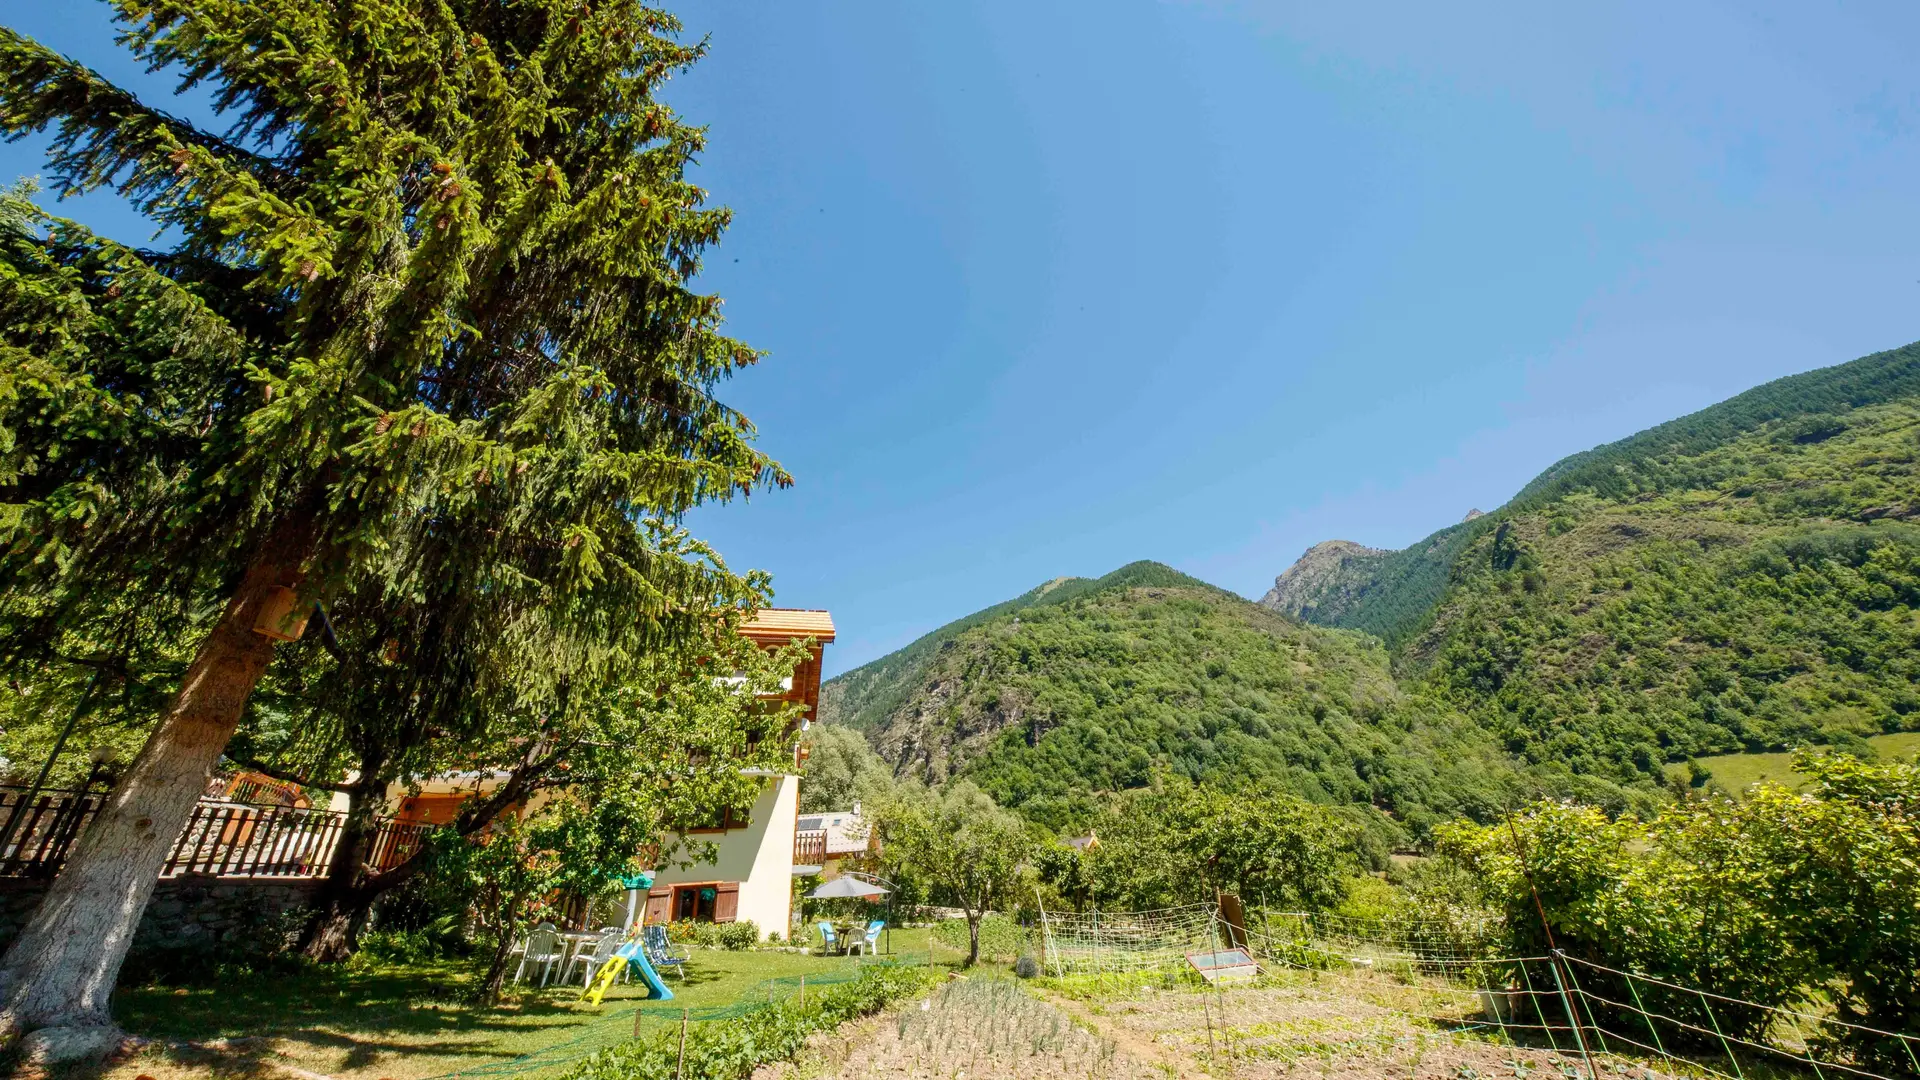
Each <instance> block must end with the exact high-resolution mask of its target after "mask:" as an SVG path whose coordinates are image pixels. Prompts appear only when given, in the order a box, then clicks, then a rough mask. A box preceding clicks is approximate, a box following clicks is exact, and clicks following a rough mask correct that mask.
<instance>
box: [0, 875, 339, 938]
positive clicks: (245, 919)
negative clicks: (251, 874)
mask: <svg viewBox="0 0 1920 1080" xmlns="http://www.w3.org/2000/svg"><path fill="white" fill-rule="evenodd" d="M319 886H320V882H317V881H258V880H248V879H244V878H214V877H179V878H169V879H167V880H165V881H162V882H160V883H159V885H158V886H156V887H155V889H154V892H153V900H152V902H150V903H149V904H148V905H147V911H146V914H145V916H143V917H142V918H141V920H140V929H139V930H138V931H137V932H136V933H135V935H134V939H133V951H134V952H135V953H141V952H151V951H156V950H165V951H188V952H202V951H204V952H216V951H222V950H226V949H238V950H241V951H245V952H275V951H278V950H279V949H280V948H282V947H284V946H285V945H286V944H287V943H288V942H287V938H288V937H289V935H291V934H292V933H294V932H296V931H297V930H298V929H299V923H300V919H299V914H300V912H302V911H303V910H305V909H306V907H307V906H308V905H309V904H310V903H311V902H312V900H313V894H314V891H315V890H316V889H318V888H319ZM46 888H47V883H46V882H44V881H34V880H30V879H26V878H0V949H4V948H5V947H6V946H7V945H8V944H9V943H11V942H12V941H13V939H14V937H15V935H17V934H19V932H20V928H21V927H22V926H24V925H25V924H26V921H27V920H28V919H29V918H31V917H32V915H33V909H34V907H35V906H36V905H37V904H39V902H40V897H41V895H42V894H43V893H45V892H46Z"/></svg>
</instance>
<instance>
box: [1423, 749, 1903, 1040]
mask: <svg viewBox="0 0 1920 1080" xmlns="http://www.w3.org/2000/svg"><path fill="white" fill-rule="evenodd" d="M1794 767H1795V768H1796V769H1797V770H1798V771H1800V772H1802V773H1805V774H1806V775H1808V776H1809V777H1810V779H1811V781H1812V783H1811V784H1810V786H1809V788H1808V790H1806V791H1801V792H1794V791H1789V790H1787V789H1786V788H1784V787H1780V786H1777V785H1761V786H1760V787H1758V788H1757V789H1755V790H1754V791H1753V792H1751V793H1750V794H1749V796H1748V797H1747V798H1746V799H1745V800H1743V801H1733V800H1730V799H1726V798H1723V797H1710V798H1703V799H1693V800H1689V801H1687V802H1686V803H1683V804H1681V805H1679V806H1677V807H1675V808H1673V809H1671V810H1669V811H1668V812H1667V813H1665V814H1662V815H1661V816H1660V817H1659V818H1657V819H1655V820H1654V821H1652V822H1651V823H1642V822H1639V821H1636V820H1634V819H1631V818H1621V819H1613V820H1610V819H1608V818H1607V817H1606V815H1605V814H1603V813H1601V812H1600V811H1599V810H1596V809H1594V808H1591V807H1582V806H1575V805H1571V804H1564V803H1541V804H1536V805H1534V806H1532V807H1530V808H1528V809H1527V810H1526V812H1524V813H1523V814H1520V815H1518V816H1517V817H1516V818H1515V820H1514V822H1513V826H1512V828H1511V830H1510V829H1509V828H1508V827H1506V826H1504V825H1498V826H1489V827H1481V826H1473V825H1466V824H1461V825H1456V826H1452V827H1449V828H1447V829H1444V830H1443V831H1442V833H1441V838H1440V843H1441V850H1442V851H1443V852H1444V853H1446V854H1447V855H1448V856H1450V857H1452V858H1455V859H1458V860H1459V861H1461V862H1462V863H1463V864H1464V865H1466V866H1467V867H1468V868H1469V869H1470V870H1471V871H1472V872H1474V873H1475V874H1476V875H1477V876H1478V877H1479V878H1480V880H1481V882H1482V885H1483V887H1484V889H1485V892H1486V895H1487V897H1488V899H1489V900H1491V901H1492V902H1493V903H1494V904H1495V905H1496V906H1497V907H1499V908H1501V909H1502V910H1503V911H1504V913H1505V916H1506V921H1505V926H1506V932H1507V940H1506V942H1504V944H1505V946H1506V947H1507V948H1508V949H1512V950H1515V951H1516V954H1518V955H1540V954H1541V953H1543V952H1544V951H1545V950H1546V948H1547V941H1546V935H1545V931H1544V929H1543V928H1542V925H1541V916H1540V912H1541V911H1544V913H1545V919H1546V922H1547V924H1548V925H1549V926H1551V927H1552V933H1553V939H1554V943H1555V944H1556V945H1558V947H1559V948H1560V949H1562V950H1563V951H1565V952H1566V953H1567V954H1569V955H1571V956H1575V957H1579V958H1582V959H1586V960H1590V961H1593V962H1595V963H1599V964H1604V965H1606V966H1608V967H1611V968H1616V969H1619V970H1623V971H1633V972H1638V973H1643V974H1646V975H1650V976H1653V977H1655V978H1659V979H1666V980H1669V981H1671V982H1674V983H1678V984H1681V985H1684V986H1689V987H1694V988H1696V989H1699V990H1704V991H1709V992H1711V993H1715V994H1722V995H1726V996H1728V997H1731V998H1738V999H1741V1000H1743V1001H1746V1002H1752V1003H1755V1004H1758V1005H1762V1006H1774V1007H1778V1006H1790V1005H1794V1004H1804V1003H1811V1002H1815V1001H1825V1002H1827V1003H1829V1004H1830V1005H1831V1007H1832V1010H1833V1013H1834V1015H1835V1016H1836V1018H1837V1019H1839V1020H1842V1021H1845V1022H1847V1023H1850V1024H1856V1025H1864V1026H1866V1027H1870V1028H1877V1029H1881V1030H1885V1031H1912V1030H1915V1027H1916V1021H1920V765H1916V764H1914V763H1911V762H1891V763H1886V764H1869V763H1865V762H1861V761H1859V760H1857V759H1855V758H1852V757H1848V756H1845V755H1831V756H1815V755H1813V754H1810V753H1807V752H1804V751H1803V752H1802V753H1801V754H1799V755H1798V756H1797V757H1796V759H1795V763H1794ZM1536 890H1537V893H1538V897H1539V899H1538V905H1539V906H1538V909H1536V906H1535V903H1536V902H1535V893H1536ZM1588 978H1589V976H1588V975H1587V974H1586V973H1584V972H1583V973H1582V975H1581V979H1582V981H1583V982H1584V981H1587V980H1588ZM1593 980H1594V982H1595V983H1597V984H1598V985H1595V986H1591V987H1589V989H1592V990H1594V992H1596V993H1598V994H1600V995H1601V996H1602V997H1606V998H1611V999H1613V1000H1616V1001H1631V1000H1633V997H1632V996H1631V995H1632V993H1633V991H1631V990H1628V989H1626V988H1625V987H1624V986H1622V985H1609V984H1608V978H1606V977H1602V976H1600V975H1595V976H1593ZM1614 981H1615V982H1617V981H1618V980H1617V979H1616V980H1614ZM1636 985H1637V987H1638V993H1639V996H1640V998H1641V999H1642V1003H1643V1004H1644V1005H1645V1007H1646V1008H1648V1009H1651V1010H1653V1011H1655V1012H1660V1013H1665V1014H1666V1015H1669V1016H1673V1017H1676V1018H1678V1019H1681V1020H1686V1021H1688V1022H1690V1023H1695V1024H1697V1025H1699V1026H1700V1027H1701V1028H1703V1029H1706V1028H1712V1027H1719V1028H1721V1029H1724V1030H1726V1032H1727V1034H1729V1035H1740V1036H1743V1037H1746V1036H1753V1035H1755V1034H1757V1033H1759V1032H1760V1031H1762V1030H1763V1029H1764V1028H1765V1027H1766V1026H1767V1024H1768V1023H1769V1022H1770V1017H1769V1016H1768V1015H1767V1014H1766V1013H1764V1012H1763V1011H1762V1010H1760V1009H1756V1008H1752V1007H1749V1006H1742V1005H1737V1004H1735V1003H1731V1002H1728V1003H1724V1004H1723V1003H1718V1002H1716V1003H1715V1004H1714V1005H1713V1006H1712V1009H1713V1013H1712V1015H1708V1014H1707V1013H1706V1012H1705V1006H1704V1005H1703V1004H1702V1002H1701V999H1699V998H1698V997H1696V996H1695V995H1693V994H1687V993H1679V992H1670V991H1667V990H1664V989H1662V988H1661V987H1659V986H1658V985H1655V984H1650V983H1637V984H1636ZM1825 1038H1826V1040H1827V1041H1828V1042H1830V1043H1835V1044H1839V1045H1837V1046H1835V1047H1834V1049H1835V1050H1837V1051H1839V1052H1843V1053H1845V1054H1847V1055H1849V1056H1851V1057H1852V1058H1853V1059H1854V1060H1855V1061H1857V1062H1861V1063H1863V1064H1866V1065H1868V1066H1869V1067H1872V1068H1874V1069H1876V1070H1894V1071H1897V1072H1905V1071H1907V1070H1911V1069H1912V1068H1913V1064H1912V1062H1911V1060H1909V1059H1908V1058H1907V1056H1906V1052H1905V1050H1904V1049H1903V1048H1902V1047H1901V1046H1900V1044H1899V1041H1898V1040H1894V1039H1883V1038H1881V1037H1878V1036H1875V1035H1872V1034H1871V1033H1868V1032H1863V1031H1860V1030H1858V1029H1848V1028H1837V1027H1835V1028H1830V1029H1829V1030H1828V1032H1827V1034H1826V1035H1825Z"/></svg>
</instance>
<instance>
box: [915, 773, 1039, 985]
mask: <svg viewBox="0 0 1920 1080" xmlns="http://www.w3.org/2000/svg"><path fill="white" fill-rule="evenodd" d="M878 827H879V829H880V834H881V838H882V840H883V841H884V843H885V845H886V852H887V858H888V859H889V860H891V861H894V862H897V863H900V864H902V865H904V866H906V867H908V868H910V869H911V870H913V871H914V872H916V873H918V874H920V875H922V876H924V877H925V878H926V879H927V880H929V881H930V882H932V883H933V884H934V886H935V887H936V888H938V889H940V890H942V891H944V892H945V893H946V894H947V895H948V896H950V897H952V898H953V900H954V902H955V903H957V904H958V905H959V906H960V910H961V912H962V913H964V914H965V915H966V919H967V960H966V966H968V967H972V966H973V964H974V962H975V961H976V960H978V959H980V919H981V917H982V916H984V915H985V914H986V913H987V912H988V911H989V910H991V909H992V908H993V906H994V905H995V904H999V903H1003V902H1004V901H1005V900H1007V899H1008V897H1009V890H1010V889H1011V888H1012V887H1013V885H1014V883H1015V881H1016V880H1017V878H1018V874H1019V871H1020V868H1021V867H1022V865H1023V864H1024V863H1025V862H1026V860H1027V858H1028V856H1029V855H1031V854H1032V852H1033V849H1034V843H1033V838H1032V836H1031V835H1030V834H1029V831H1028V828H1027V825H1026V823H1025V822H1023V821H1021V820H1020V819H1019V818H1018V817H1017V816H1015V815H1014V814H1013V813H1012V812H1011V811H1008V810H1003V809H1001V808H1000V807H999V806H997V805H995V803H994V801H993V800H992V799H990V798H988V797H987V795H986V793H985V792H983V791H981V790H980V789H979V788H977V787H974V786H973V785H972V784H970V783H968V782H967V781H965V780H958V781H955V782H953V783H951V784H948V785H947V786H946V787H945V788H941V789H936V790H931V791H930V790H928V789H926V788H922V787H918V786H909V787H905V788H902V789H901V790H900V791H899V792H897V793H896V794H895V795H894V797H893V798H892V799H891V800H889V802H888V803H887V804H886V805H885V806H883V807H881V808H880V811H879V825H878Z"/></svg>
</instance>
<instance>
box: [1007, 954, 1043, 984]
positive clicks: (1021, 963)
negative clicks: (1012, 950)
mask: <svg viewBox="0 0 1920 1080" xmlns="http://www.w3.org/2000/svg"><path fill="white" fill-rule="evenodd" d="M1013 973H1014V974H1015V975H1017V976H1019V977H1020V978H1022V979H1033V978H1038V977H1039V975H1040V961H1038V960H1035V959H1034V958H1033V957H1031V956H1026V955H1023V956H1021V957H1020V959H1018V960H1015V961H1014V962H1013Z"/></svg>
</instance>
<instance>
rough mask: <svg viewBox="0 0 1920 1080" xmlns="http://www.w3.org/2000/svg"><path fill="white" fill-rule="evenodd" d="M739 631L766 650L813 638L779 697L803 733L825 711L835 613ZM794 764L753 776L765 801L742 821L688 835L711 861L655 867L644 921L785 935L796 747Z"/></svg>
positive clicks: (767, 616) (769, 613)
mask: <svg viewBox="0 0 1920 1080" xmlns="http://www.w3.org/2000/svg"><path fill="white" fill-rule="evenodd" d="M740 632H741V634H743V635H745V636H746V637H747V638H748V639H749V640H751V641H753V642H754V643H756V644H758V645H760V646H761V647H762V648H765V649H777V648H781V647H783V646H785V645H787V644H789V643H791V642H794V641H800V640H804V639H808V638H811V639H812V641H813V647H812V649H811V651H810V653H809V655H808V657H807V659H806V660H804V661H802V662H801V663H800V665H799V666H798V667H797V668H796V669H795V670H794V673H793V678H792V680H791V681H790V682H789V683H788V684H787V688H786V689H785V690H784V691H783V692H781V693H780V694H778V695H776V696H775V697H774V700H776V701H786V702H796V703H798V704H800V705H801V706H802V707H803V711H802V713H801V721H800V730H801V731H805V730H806V729H807V728H808V727H809V726H811V725H812V723H813V720H814V716H815V714H816V712H817V711H818V709H819V707H820V660H821V654H822V652H823V651H824V649H825V647H826V646H827V645H829V644H831V643H832V642H833V638H834V629H833V616H832V615H830V614H828V613H827V612H825V611H811V610H801V609H795V608H770V609H767V610H764V611H761V612H760V613H759V614H758V615H757V616H755V617H754V619H753V621H752V622H749V623H747V624H746V625H744V626H742V627H741V628H740ZM790 761H791V765H790V767H789V770H788V771H783V772H777V773H776V772H767V773H756V775H759V776H760V777H761V778H762V779H761V789H760V796H759V798H757V799H755V800H754V804H753V807H752V809H751V810H750V811H748V813H747V815H746V818H745V820H738V819H737V818H736V817H735V815H728V817H727V819H726V820H725V821H724V822H722V823H721V825H720V826H719V827H717V828H713V829H694V830H689V831H688V834H687V835H688V838H689V839H692V840H701V841H706V842H709V843H711V844H713V846H714V856H713V858H712V859H711V860H710V861H707V862H703V863H697V864H695V865H693V866H688V867H675V866H666V867H658V868H656V869H655V871H654V878H653V888H651V889H650V890H648V892H647V903H646V921H647V922H649V923H655V922H673V921H677V920H680V919H693V920H696V921H699V922H735V921H739V920H746V919H751V920H752V921H753V923H754V925H755V926H756V927H758V928H759V930H760V936H761V937H765V936H766V935H767V934H768V933H770V932H778V933H780V934H782V935H784V934H786V933H787V929H788V926H789V925H790V923H791V922H792V918H793V877H794V874H795V872H796V868H795V865H794V861H795V860H794V852H795V848H796V839H797V836H796V833H797V829H798V824H799V822H798V818H799V810H800V762H801V756H800V752H799V750H798V747H796V748H795V753H794V755H793V757H792V758H791V759H790ZM807 872H811V871H807Z"/></svg>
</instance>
